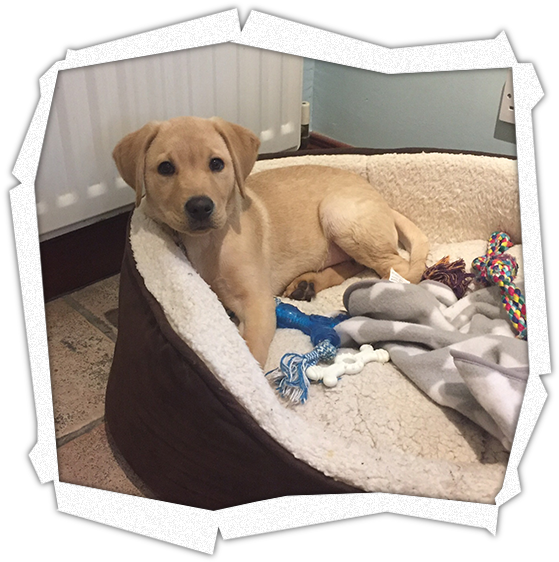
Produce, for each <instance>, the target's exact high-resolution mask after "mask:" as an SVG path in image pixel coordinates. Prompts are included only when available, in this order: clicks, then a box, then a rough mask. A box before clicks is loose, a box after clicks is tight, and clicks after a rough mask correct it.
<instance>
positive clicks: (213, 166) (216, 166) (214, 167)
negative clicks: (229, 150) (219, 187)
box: [210, 158, 225, 172]
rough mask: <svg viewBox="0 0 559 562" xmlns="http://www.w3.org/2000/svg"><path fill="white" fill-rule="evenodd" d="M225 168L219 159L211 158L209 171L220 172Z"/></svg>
mask: <svg viewBox="0 0 559 562" xmlns="http://www.w3.org/2000/svg"><path fill="white" fill-rule="evenodd" d="M224 167H225V163H224V162H223V160H222V159H221V158H212V159H211V160H210V170H211V171H212V172H221V170H223V168H224Z"/></svg>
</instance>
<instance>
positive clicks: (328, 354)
mask: <svg viewBox="0 0 559 562" xmlns="http://www.w3.org/2000/svg"><path fill="white" fill-rule="evenodd" d="M347 318H348V315H347V314H339V315H338V316H335V317H334V318H330V317H328V316H319V315H318V314H310V315H309V314H305V313H304V312H301V311H300V310H299V309H298V308H297V307H295V306H293V305H291V304H288V303H282V302H279V301H278V300H276V321H277V327H278V328H293V329H297V330H301V331H302V332H303V333H304V334H306V335H307V336H310V338H311V342H312V344H313V345H314V346H315V348H314V349H313V350H312V351H310V352H309V353H306V354H304V355H299V354H298V353H286V354H285V355H284V356H283V357H282V358H281V361H280V366H279V367H278V368H277V369H273V370H272V371H269V372H268V373H266V376H269V375H271V376H270V378H271V379H272V380H273V381H274V382H275V383H276V390H277V391H278V392H279V394H280V395H281V396H283V397H284V398H287V399H289V400H290V401H291V402H294V403H297V402H301V403H302V404H304V403H305V402H306V401H307V398H308V393H309V379H308V377H307V369H308V368H309V367H312V366H313V365H316V364H317V363H318V362H319V361H330V360H332V359H334V358H335V357H336V353H337V352H338V347H340V343H341V342H340V336H338V334H337V333H336V331H335V330H334V326H336V324H339V323H340V322H342V321H343V320H347Z"/></svg>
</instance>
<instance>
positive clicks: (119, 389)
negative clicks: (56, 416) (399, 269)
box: [106, 153, 522, 509]
mask: <svg viewBox="0 0 559 562" xmlns="http://www.w3.org/2000/svg"><path fill="white" fill-rule="evenodd" d="M295 162H296V163H303V164H304V163H311V162H312V163H313V164H317V163H318V164H325V165H339V166H341V167H345V168H348V169H352V170H354V171H357V172H358V173H360V174H362V175H364V176H365V177H367V178H368V179H369V181H371V182H372V183H374V185H375V187H377V188H378V189H379V190H380V191H381V193H383V195H384V196H385V197H386V198H387V199H388V200H389V203H390V204H391V205H392V206H393V207H394V208H396V209H397V210H399V211H400V212H403V213H405V214H407V215H408V216H409V217H410V218H411V219H412V220H414V221H415V222H416V223H417V224H418V226H420V227H421V228H422V229H423V230H424V231H425V232H426V233H427V235H428V236H429V238H430V239H431V241H432V242H433V247H432V251H431V254H430V262H434V261H436V260H437V259H438V258H440V257H443V255H450V256H451V258H453V259H454V258H458V257H461V258H464V259H465V261H466V263H470V262H471V259H473V258H474V257H477V256H478V255H480V254H482V253H484V252H485V249H486V244H487V242H486V241H487V238H488V236H489V234H490V233H491V232H492V231H494V230H505V231H506V232H508V233H509V234H510V235H511V238H512V239H513V241H514V242H515V244H516V246H515V247H514V248H513V250H512V251H513V252H514V253H516V255H517V256H518V257H519V258H521V245H520V242H521V238H520V221H519V212H518V188H517V179H516V163H515V161H514V160H510V159H505V158H496V157H488V156H479V155H462V154H442V153H418V154H381V155H363V154H359V155H355V154H353V155H342V156H340V155H327V156H314V155H313V156H303V157H291V158H282V159H274V160H264V161H261V162H258V163H257V167H256V168H257V170H262V169H266V168H269V167H271V166H277V165H289V164H292V163H295ZM161 272H165V274H164V275H162V274H161ZM520 274H522V272H520ZM372 275H374V274H373V273H372V272H364V273H363V274H361V275H360V276H359V278H363V277H364V276H365V277H366V276H372ZM356 280H357V279H351V280H347V281H346V282H345V283H344V284H343V285H342V286H339V287H333V288H331V289H328V290H326V291H323V292H322V293H320V294H319V295H318V297H317V299H316V300H315V301H314V302H311V303H297V306H299V308H301V309H302V310H304V311H307V312H312V313H324V314H331V313H333V312H335V311H337V310H339V309H340V308H341V307H342V303H343V301H342V296H343V292H344V290H345V289H346V288H347V287H349V286H350V285H351V284H352V283H354V282H355V281H356ZM120 299H121V300H120V304H119V309H120V312H119V335H118V341H117V346H116V349H115V359H114V363H113V368H112V370H111V375H110V379H109V385H108V388H107V403H106V418H107V423H108V427H109V430H110V432H111V434H112V436H113V439H114V441H115V443H116V445H117V447H118V448H119V449H120V452H121V453H122V454H123V456H124V457H125V458H126V460H127V461H128V462H129V464H130V465H131V467H132V468H133V470H135V472H136V473H137V475H138V476H139V477H140V479H142V480H143V481H144V483H145V484H146V485H147V486H148V487H150V488H151V489H152V490H153V492H154V493H155V494H156V495H157V496H158V497H160V498H161V499H165V500H167V501H173V502H175V503H185V504H187V505H192V506H195V507H203V508H207V509H219V508H222V507H229V506H231V505H238V504H241V503H247V502H250V501H257V500H259V499H266V498H271V497H278V496H281V495H293V494H316V493H339V492H342V493H343V492H346V493H348V492H356V491H365V492H388V493H400V494H407V495H420V496H427V497H432V498H446V499H453V500H462V501H475V502H483V503H494V500H495V496H496V494H497V493H498V492H499V490H500V488H501V486H502V482H503V478H504V473H505V470H506V465H507V462H508V453H507V451H506V449H505V447H503V445H502V444H501V443H500V442H499V440H497V439H496V438H495V437H493V436H491V435H490V434H489V433H487V432H486V431H485V430H483V429H482V428H481V427H479V426H478V425H477V424H475V423H473V422H472V421H470V420H468V419H467V418H465V417H464V416H463V415H461V414H460V413H458V412H456V411H455V410H452V409H450V408H445V407H441V406H439V405H437V404H436V403H434V402H433V401H432V400H431V399H430V398H428V397H427V396H426V395H425V394H424V393H423V392H422V391H421V390H419V388H418V387H416V386H415V385H414V384H413V383H412V382H411V381H410V379H409V378H408V377H406V376H405V375H404V374H403V373H401V372H400V371H399V370H398V369H397V368H396V367H394V365H392V364H391V363H388V364H385V365H380V364H369V365H367V366H366V368H365V369H364V370H363V372H362V373H360V374H359V375H355V376H353V377H345V378H343V379H342V381H341V382H340V384H338V385H337V386H336V387H335V388H332V389H326V388H325V387H324V386H323V385H318V384H317V385H312V386H311V392H310V398H309V400H308V402H307V403H306V404H304V405H302V406H301V405H291V404H288V403H286V402H285V401H284V400H282V399H281V398H280V397H279V396H278V395H277V393H276V392H275V389H274V387H273V385H272V384H271V383H270V381H269V380H267V379H266V377H265V376H264V374H263V372H262V370H261V369H260V367H259V366H258V364H257V363H256V361H255V360H254V358H253V357H252V355H251V354H250V352H249V351H248V348H247V346H246V344H245V343H244V341H243V340H242V338H241V337H240V336H239V334H238V332H237V330H236V327H235V325H234V324H233V323H232V322H231V321H230V319H229V317H228V316H227V314H226V312H225V310H224V309H223V307H222V306H221V304H220V303H219V301H218V299H217V297H216V296H215V294H214V293H213V292H212V291H211V290H210V289H209V287H208V286H207V284H206V283H205V282H204V281H203V280H202V279H201V278H200V277H199V276H198V275H197V273H196V272H195V271H194V270H193V268H192V266H191V265H190V263H189V262H188V260H187V259H186V257H185V256H184V254H183V253H182V251H181V250H180V248H179V247H178V246H177V245H176V244H175V243H174V240H173V237H172V236H171V235H170V234H169V233H168V232H166V231H165V230H164V229H163V228H162V227H160V226H159V225H157V224H156V223H154V222H153V221H151V219H149V218H148V217H147V216H146V215H145V214H144V212H143V209H142V207H140V208H138V209H137V210H136V211H135V213H134V214H133V216H132V219H131V223H130V235H129V239H128V242H127V250H126V256H125V260H124V264H123V273H122V277H121V293H120ZM309 350H310V342H309V340H308V338H306V336H304V335H303V334H300V333H298V332H295V331H293V330H278V331H277V332H276V336H275V338H274V341H273V343H272V347H271V350H270V355H269V358H268V363H267V368H273V367H275V366H277V364H278V362H279V358H280V357H281V355H282V354H283V353H285V352H286V351H296V352H305V351H309Z"/></svg>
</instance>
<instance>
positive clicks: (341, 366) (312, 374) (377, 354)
mask: <svg viewBox="0 0 559 562" xmlns="http://www.w3.org/2000/svg"><path fill="white" fill-rule="evenodd" d="M389 360H390V356H389V355H388V351H386V350H385V349H374V348H373V346H372V345H369V344H368V343H366V344H364V345H362V346H361V347H360V348H359V353H339V354H338V355H337V356H336V359H335V360H334V363H332V364H331V365H314V366H312V367H309V368H308V369H307V377H308V378H309V380H311V381H322V383H323V384H324V385H325V386H328V387H330V388H331V387H334V386H336V385H337V384H338V378H339V377H341V376H342V375H356V374H357V373H360V372H361V371H362V370H363V367H364V366H365V365H366V364H367V363H371V362H372V361H376V362H378V363H386V362H387V361H389Z"/></svg>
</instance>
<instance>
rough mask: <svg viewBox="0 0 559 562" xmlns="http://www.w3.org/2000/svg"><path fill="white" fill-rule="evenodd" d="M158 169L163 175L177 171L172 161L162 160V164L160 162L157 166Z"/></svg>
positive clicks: (170, 174)
mask: <svg viewBox="0 0 559 562" xmlns="http://www.w3.org/2000/svg"><path fill="white" fill-rule="evenodd" d="M157 171H158V172H159V173H160V174H161V175H162V176H172V175H173V174H174V173H175V167H174V166H173V164H171V162H167V161H165V162H161V164H159V166H157Z"/></svg>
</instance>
